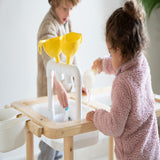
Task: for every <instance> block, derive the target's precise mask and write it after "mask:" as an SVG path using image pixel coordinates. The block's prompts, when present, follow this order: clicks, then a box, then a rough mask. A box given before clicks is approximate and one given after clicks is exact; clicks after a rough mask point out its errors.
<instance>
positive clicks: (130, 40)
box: [106, 0, 148, 59]
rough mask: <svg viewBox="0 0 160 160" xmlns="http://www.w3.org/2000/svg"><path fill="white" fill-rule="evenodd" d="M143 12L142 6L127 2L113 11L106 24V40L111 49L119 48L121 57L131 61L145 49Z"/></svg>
mask: <svg viewBox="0 0 160 160" xmlns="http://www.w3.org/2000/svg"><path fill="white" fill-rule="evenodd" d="M144 22H145V11H144V9H143V6H142V4H140V3H138V2H137V1H135V0H127V1H126V2H125V3H124V6H123V7H121V8H118V9H117V10H115V11H114V12H113V13H112V15H111V16H110V17H109V19H108V21H107V23H106V40H107V41H109V42H110V43H111V45H112V48H113V49H116V48H120V49H121V52H122V56H123V57H124V58H127V59H132V58H134V57H135V55H137V54H139V53H140V52H141V51H142V50H143V49H145V48H146V46H147V42H148V35H147V32H146V30H145V25H144Z"/></svg>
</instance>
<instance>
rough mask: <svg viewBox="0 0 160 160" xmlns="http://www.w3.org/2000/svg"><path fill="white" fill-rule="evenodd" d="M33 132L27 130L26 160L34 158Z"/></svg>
mask: <svg viewBox="0 0 160 160" xmlns="http://www.w3.org/2000/svg"><path fill="white" fill-rule="evenodd" d="M33 150H34V148H33V134H32V133H31V132H30V131H27V138H26V160H34V151H33Z"/></svg>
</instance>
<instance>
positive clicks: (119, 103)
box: [93, 82, 131, 137]
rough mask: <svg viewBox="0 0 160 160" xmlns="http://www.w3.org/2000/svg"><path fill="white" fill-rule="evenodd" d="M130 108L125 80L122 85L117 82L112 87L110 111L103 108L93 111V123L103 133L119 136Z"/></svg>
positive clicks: (129, 97) (129, 98)
mask: <svg viewBox="0 0 160 160" xmlns="http://www.w3.org/2000/svg"><path fill="white" fill-rule="evenodd" d="M113 90H114V91H113ZM130 110H131V96H130V92H129V91H128V89H127V87H126V86H125V82H124V83H123V85H122V84H120V83H118V84H116V87H114V88H113V89H112V107H111V110H110V112H108V111H106V110H103V109H98V110H97V111H95V114H94V117H93V122H94V125H95V127H96V128H97V129H98V130H100V131H101V132H102V133H104V134H105V135H109V136H113V137H119V136H120V135H121V134H122V133H123V131H124V129H125V125H126V121H127V118H128V115H129V113H130Z"/></svg>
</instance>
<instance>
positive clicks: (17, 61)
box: [0, 0, 120, 107]
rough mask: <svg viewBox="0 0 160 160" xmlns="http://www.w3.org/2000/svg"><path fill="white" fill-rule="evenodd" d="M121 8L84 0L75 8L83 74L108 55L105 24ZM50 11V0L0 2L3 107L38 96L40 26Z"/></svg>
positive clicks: (0, 92)
mask: <svg viewBox="0 0 160 160" xmlns="http://www.w3.org/2000/svg"><path fill="white" fill-rule="evenodd" d="M119 5H120V0H115V1H109V0H101V1H100V0H82V1H81V2H80V3H79V5H78V6H76V7H75V8H74V9H73V13H72V19H73V24H75V25H74V28H75V31H77V32H80V33H82V35H83V43H82V44H81V46H80V48H79V51H78V52H77V56H78V57H79V66H80V68H81V71H82V72H83V71H85V70H86V69H89V68H90V66H91V64H92V61H93V60H94V59H95V58H97V57H99V56H104V55H105V54H107V48H106V45H105V41H104V40H105V37H104V32H105V30H104V28H105V22H106V19H107V17H108V15H109V14H110V13H111V11H112V9H115V8H117V7H118V6H119ZM48 9H49V4H48V3H47V0H27V1H26V0H14V1H12V0H1V1H0V48H1V53H0V55H1V58H0V77H1V78H0V106H1V107H3V106H4V105H6V104H10V103H11V102H13V101H16V100H22V99H28V98H33V97H36V76H37V59H36V58H37V46H36V38H37V31H38V27H39V24H40V22H41V20H42V18H43V17H44V15H45V14H46V12H47V11H48ZM103 76H104V75H102V76H100V77H99V78H97V80H98V81H99V80H100V79H102V78H103ZM105 79H106V82H105V83H106V85H108V84H110V83H111V81H112V79H108V77H106V78H105ZM103 82H104V81H103Z"/></svg>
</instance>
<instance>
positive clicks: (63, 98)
mask: <svg viewBox="0 0 160 160" xmlns="http://www.w3.org/2000/svg"><path fill="white" fill-rule="evenodd" d="M54 88H55V90H56V93H57V96H58V100H59V103H60V104H61V106H62V107H63V108H67V106H68V97H67V93H66V91H65V89H64V87H63V85H62V84H61V83H60V82H59V81H57V79H56V76H55V74H54Z"/></svg>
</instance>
